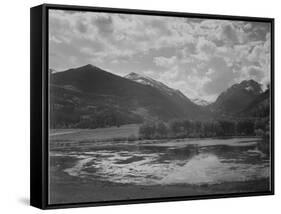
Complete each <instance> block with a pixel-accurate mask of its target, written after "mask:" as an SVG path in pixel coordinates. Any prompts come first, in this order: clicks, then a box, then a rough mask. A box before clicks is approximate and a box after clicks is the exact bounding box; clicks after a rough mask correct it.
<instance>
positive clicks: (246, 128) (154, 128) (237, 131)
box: [139, 118, 269, 139]
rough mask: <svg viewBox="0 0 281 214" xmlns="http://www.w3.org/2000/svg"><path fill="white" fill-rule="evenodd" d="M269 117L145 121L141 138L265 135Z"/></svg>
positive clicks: (141, 128) (140, 133) (140, 131)
mask: <svg viewBox="0 0 281 214" xmlns="http://www.w3.org/2000/svg"><path fill="white" fill-rule="evenodd" d="M268 126H269V121H268V118H260V119H241V120H211V121H192V120H172V121H170V122H163V121H157V122H145V123H143V124H142V125H141V126H140V128H139V137H140V138H141V139H161V138H188V137H191V138H195V137H227V136H265V135H266V134H268V129H269V127H268Z"/></svg>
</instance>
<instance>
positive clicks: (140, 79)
mask: <svg viewBox="0 0 281 214" xmlns="http://www.w3.org/2000/svg"><path fill="white" fill-rule="evenodd" d="M125 78H127V79H130V80H133V81H135V82H138V83H141V84H144V85H150V86H152V87H155V88H157V89H158V90H160V91H162V92H164V93H168V94H169V95H173V94H175V93H177V94H178V95H180V96H184V95H183V94H182V93H181V92H180V91H178V90H174V89H172V88H169V87H168V86H166V85H165V84H163V83H161V82H159V81H156V80H154V79H152V78H150V77H148V76H145V75H140V74H137V73H134V72H132V73H129V74H128V75H126V76H125ZM184 97H185V96H184ZM185 98H186V97H185Z"/></svg>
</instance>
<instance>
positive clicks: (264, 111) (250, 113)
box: [240, 89, 270, 117]
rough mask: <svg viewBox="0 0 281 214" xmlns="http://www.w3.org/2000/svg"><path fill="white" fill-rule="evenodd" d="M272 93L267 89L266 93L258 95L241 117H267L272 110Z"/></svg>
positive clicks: (241, 113)
mask: <svg viewBox="0 0 281 214" xmlns="http://www.w3.org/2000/svg"><path fill="white" fill-rule="evenodd" d="M269 98H270V93H269V90H268V89H267V90H266V91H265V92H263V93H261V94H260V95H258V96H257V97H256V98H255V99H254V100H253V101H252V102H251V103H250V104H249V105H248V106H247V107H246V108H245V109H244V110H243V111H241V112H240V115H241V116H246V117H267V116H268V115H269V108H270V100H269Z"/></svg>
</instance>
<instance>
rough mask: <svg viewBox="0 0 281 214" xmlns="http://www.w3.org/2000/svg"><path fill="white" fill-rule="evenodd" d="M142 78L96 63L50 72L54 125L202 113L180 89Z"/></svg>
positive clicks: (95, 124) (136, 120)
mask: <svg viewBox="0 0 281 214" xmlns="http://www.w3.org/2000/svg"><path fill="white" fill-rule="evenodd" d="M130 76H133V75H130ZM143 81H147V84H144V83H143V82H138V81H135V80H132V79H130V78H128V77H126V78H124V77H120V76H118V75H114V74H112V73H109V72H107V71H105V70H103V69H100V68H98V67H96V66H93V65H86V66H82V67H79V68H73V69H69V70H66V71H62V72H56V73H51V75H50V99H51V104H52V105H51V108H50V110H51V118H52V120H51V121H52V122H53V123H52V124H51V126H52V127H81V128H83V127H86V128H89V127H91V128H95V127H104V126H112V125H120V124H128V123H140V122H143V121H144V120H170V119H174V118H189V119H192V118H197V117H201V116H202V114H201V110H200V109H199V108H198V106H197V105H195V104H194V103H192V102H191V101H190V100H189V99H188V98H186V97H185V96H184V95H183V94H181V93H180V92H179V91H176V90H173V89H170V88H169V87H167V86H165V85H164V84H162V83H160V82H158V81H155V80H153V79H149V81H148V79H147V80H143ZM148 82H150V83H151V84H148Z"/></svg>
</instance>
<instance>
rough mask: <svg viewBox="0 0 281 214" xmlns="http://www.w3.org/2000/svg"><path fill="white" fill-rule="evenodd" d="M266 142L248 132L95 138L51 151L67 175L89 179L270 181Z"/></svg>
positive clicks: (149, 183)
mask: <svg viewBox="0 0 281 214" xmlns="http://www.w3.org/2000/svg"><path fill="white" fill-rule="evenodd" d="M260 141H261V140H260V139H259V138H246V137H245V138H230V139H180V140H145V141H131V142H127V141H125V142H100V143H98V142H95V143H92V144H86V145H80V146H79V145H75V146H67V147H64V148H58V149H56V150H54V151H51V152H50V165H51V170H60V173H63V174H64V175H63V176H64V177H65V176H69V177H72V178H77V179H79V180H78V181H79V182H81V180H82V181H83V180H84V181H85V182H88V183H89V182H91V180H92V181H95V182H96V181H101V182H109V183H113V184H114V183H115V184H132V185H140V186H155V185H156V186H157V185H158V186H159V185H160V186H163V185H166V186H169V185H170V186H171V185H180V184H182V185H193V186H195V187H196V186H202V185H206V184H208V185H215V184H217V185H218V184H223V183H229V182H249V181H255V180H266V181H269V180H270V179H269V177H270V165H269V155H268V154H265V153H264V152H263V151H260V150H259V147H258V146H257V145H258V143H259V142H260ZM50 174H51V177H52V171H51V173H50ZM54 174H55V173H54ZM58 180H60V178H59V175H56V179H55V181H58Z"/></svg>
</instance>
